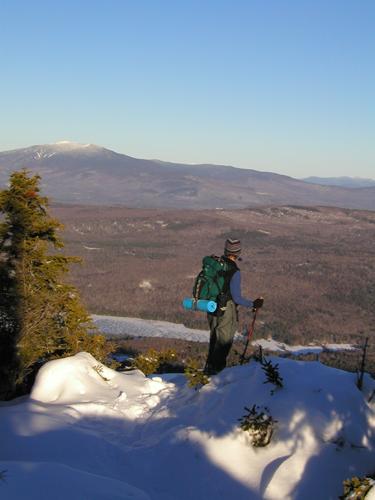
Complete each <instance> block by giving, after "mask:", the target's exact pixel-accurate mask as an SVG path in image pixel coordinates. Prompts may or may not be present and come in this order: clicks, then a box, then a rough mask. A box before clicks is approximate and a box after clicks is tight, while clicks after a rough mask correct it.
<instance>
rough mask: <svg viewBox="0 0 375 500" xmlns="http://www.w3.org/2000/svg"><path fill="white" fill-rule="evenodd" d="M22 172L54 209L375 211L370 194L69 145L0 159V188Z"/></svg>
mask: <svg viewBox="0 0 375 500" xmlns="http://www.w3.org/2000/svg"><path fill="white" fill-rule="evenodd" d="M21 168H28V169H30V170H31V171H32V172H38V173H39V174H40V175H41V176H42V182H43V184H42V187H43V190H44V192H45V193H46V195H47V196H49V197H51V198H52V200H53V201H56V202H65V203H82V204H98V205H126V206H129V207H138V208H144V207H148V208H157V207H158V208H160V207H166V208H193V209H205V208H244V207H250V206H253V207H254V206H265V205H285V204H292V205H310V206H311V205H333V206H341V207H347V208H359V209H369V210H375V187H370V188H362V189H361V190H356V191H353V190H351V189H348V188H340V187H335V186H320V185H315V184H310V183H307V182H304V181H302V180H297V179H293V178H292V177H288V176H285V175H279V174H274V173H270V172H258V171H256V170H250V169H249V170H247V169H240V168H235V167H231V166H224V165H207V164H202V165H187V164H178V163H170V162H163V161H158V160H142V159H138V158H132V157H130V156H126V155H124V154H119V153H116V152H114V151H111V150H109V149H106V148H103V147H100V146H95V145H93V144H77V143H72V142H69V141H62V142H58V143H56V144H47V145H39V146H31V147H28V148H24V149H17V150H13V151H5V152H2V153H0V185H2V186H4V185H5V184H6V182H7V180H8V177H9V174H10V173H11V172H12V171H14V170H15V169H21Z"/></svg>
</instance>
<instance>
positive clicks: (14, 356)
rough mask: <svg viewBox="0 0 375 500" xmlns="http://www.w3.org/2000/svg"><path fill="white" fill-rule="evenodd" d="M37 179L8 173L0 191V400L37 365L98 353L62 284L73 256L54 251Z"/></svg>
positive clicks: (72, 294) (97, 341)
mask: <svg viewBox="0 0 375 500" xmlns="http://www.w3.org/2000/svg"><path fill="white" fill-rule="evenodd" d="M39 182H40V177H39V176H38V175H35V176H31V175H30V174H29V173H28V172H27V171H25V170H23V171H20V172H15V173H13V174H12V175H11V177H10V185H9V188H8V189H5V190H3V191H1V192H0V217H1V218H2V219H1V222H0V399H4V398H9V397H11V396H12V395H14V393H15V389H16V387H17V386H22V384H24V383H25V380H26V377H27V376H28V375H29V374H30V373H31V372H33V371H34V370H35V368H36V367H37V366H38V365H40V364H41V363H43V362H46V361H49V360H51V359H55V358H57V357H61V356H66V355H71V354H75V353H77V352H79V351H83V350H86V351H89V352H91V354H93V355H94V356H96V357H97V358H98V359H103V357H104V356H105V354H106V353H105V339H104V337H102V336H100V335H93V334H92V333H93V332H94V330H95V327H94V326H93V324H92V323H91V321H90V317H89V316H88V313H87V311H86V310H85V308H84V306H83V305H82V303H81V301H80V298H79V294H78V292H77V290H76V289H75V288H74V287H73V286H71V285H69V284H67V283H65V282H64V281H63V276H64V275H65V274H66V273H67V272H68V271H69V266H70V264H72V263H74V262H78V261H79V259H77V258H76V257H67V256H65V255H62V254H61V252H60V251H59V250H60V249H61V248H62V247H63V246H64V245H63V243H62V241H61V239H60V238H59V237H58V234H57V233H58V230H60V229H61V228H62V225H61V224H60V223H59V222H58V221H57V220H56V219H54V218H52V217H51V216H50V215H49V214H48V212H47V207H48V199H47V198H45V197H42V196H41V195H40V194H39V192H40V189H39ZM51 248H52V249H53V252H52V253H48V252H49V250H50V249H51Z"/></svg>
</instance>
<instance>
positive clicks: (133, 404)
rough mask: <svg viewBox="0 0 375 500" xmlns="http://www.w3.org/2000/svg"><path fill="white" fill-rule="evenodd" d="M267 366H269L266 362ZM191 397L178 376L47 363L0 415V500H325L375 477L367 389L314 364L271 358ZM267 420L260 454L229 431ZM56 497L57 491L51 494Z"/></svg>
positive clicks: (78, 359) (78, 361) (374, 422)
mask: <svg viewBox="0 0 375 500" xmlns="http://www.w3.org/2000/svg"><path fill="white" fill-rule="evenodd" d="M271 360H272V358H271ZM276 360H277V363H279V370H280V374H281V376H282V377H283V380H284V388H282V389H278V390H277V391H275V393H274V394H273V395H272V391H271V390H270V389H271V387H270V385H269V384H265V383H264V382H265V374H264V372H263V370H262V367H261V365H260V364H259V363H256V362H252V363H250V364H248V365H243V366H236V367H233V368H227V369H225V370H224V371H223V372H221V373H220V374H219V375H217V376H215V377H212V380H211V382H210V383H209V384H208V385H206V386H204V387H203V388H201V389H200V390H199V391H194V390H193V389H190V388H188V387H187V386H186V383H185V378H184V376H183V375H168V376H165V377H164V376H157V377H156V376H154V377H151V378H146V377H144V375H143V374H142V373H141V372H139V371H132V372H125V373H118V372H115V371H113V370H110V369H109V368H106V367H104V366H102V365H100V363H98V362H97V361H96V360H95V359H94V358H93V357H92V356H91V355H89V354H87V353H80V354H77V355H76V356H74V357H71V358H65V359H61V360H56V361H52V362H50V363H47V364H46V365H45V366H44V367H43V368H42V369H41V370H40V371H39V374H38V377H37V379H36V382H35V385H34V388H33V391H32V393H31V397H30V398H21V399H20V400H18V401H17V400H15V401H12V402H10V403H2V404H1V405H0V442H1V449H0V471H3V470H6V471H7V475H6V481H0V495H1V497H2V498H6V499H7V500H19V499H21V498H27V499H31V500H34V499H35V500H36V499H40V498H43V499H44V498H46V499H47V498H48V499H49V498H54V499H56V500H63V499H64V500H65V499H67V498H69V499H70V500H82V499H83V498H85V499H86V498H87V499H90V500H105V499H111V500H112V499H132V500H146V499H147V500H177V499H178V500H193V499H194V500H206V499H215V500H216V499H221V498H235V499H236V500H251V499H255V500H261V499H262V500H263V499H265V500H268V499H270V500H280V499H283V500H284V499H296V500H297V499H301V500H302V499H303V500H316V499H331V498H332V499H333V498H337V497H338V496H339V495H340V494H341V493H342V481H343V480H344V479H346V478H348V477H352V476H354V475H359V476H362V475H365V474H369V473H371V472H373V471H374V470H375V453H374V447H375V407H374V404H373V403H372V404H370V403H368V402H367V399H368V396H369V394H370V393H371V392H372V391H373V390H374V388H375V381H374V380H373V379H371V378H370V377H369V376H366V377H365V380H364V382H365V387H364V392H363V393H362V392H360V391H359V390H358V389H357V388H356V386H355V375H353V374H351V373H348V372H344V371H341V370H336V369H333V368H329V367H327V366H324V365H322V364H320V363H318V362H298V361H292V360H288V359H284V358H275V360H274V361H276ZM253 404H258V405H265V406H267V407H268V408H269V409H270V412H271V414H272V416H273V417H274V418H275V419H276V420H277V426H276V428H275V432H274V437H273V439H272V441H271V443H270V444H269V445H268V446H266V447H265V448H253V447H252V446H251V444H250V443H249V439H248V436H247V435H246V433H244V432H243V431H241V430H240V429H239V426H238V419H239V418H240V417H241V416H242V415H243V414H244V406H247V407H251V406H252V405H253ZM57 484H58V485H59V487H58V488H56V485H57Z"/></svg>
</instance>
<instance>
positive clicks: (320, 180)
mask: <svg viewBox="0 0 375 500" xmlns="http://www.w3.org/2000/svg"><path fill="white" fill-rule="evenodd" d="M302 180H303V181H305V182H311V183H312V184H321V185H323V186H340V187H346V188H353V189H356V188H363V187H375V179H363V178H361V177H306V178H305V179H302Z"/></svg>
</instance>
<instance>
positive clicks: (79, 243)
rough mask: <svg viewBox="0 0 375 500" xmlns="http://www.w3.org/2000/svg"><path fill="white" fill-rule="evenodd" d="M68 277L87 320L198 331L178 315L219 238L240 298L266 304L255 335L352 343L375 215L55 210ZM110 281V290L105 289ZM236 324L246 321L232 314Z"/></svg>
mask: <svg viewBox="0 0 375 500" xmlns="http://www.w3.org/2000/svg"><path fill="white" fill-rule="evenodd" d="M53 213H54V215H56V216H57V217H58V218H59V219H60V220H62V221H63V222H64V224H65V232H64V234H63V237H64V240H65V241H66V242H67V248H66V251H67V253H69V254H73V255H79V256H81V257H82V258H83V259H84V265H82V266H74V269H73V274H72V278H73V281H74V283H75V284H76V285H77V286H78V287H79V289H80V291H81V292H82V295H83V298H84V300H85V302H86V304H87V305H88V307H89V310H90V311H91V312H92V313H95V314H109V315H116V316H130V317H139V318H150V319H159V320H166V321H172V322H176V323H184V324H185V325H186V326H190V327H194V328H201V329H206V328H207V323H206V318H205V315H204V314H199V313H197V314H192V313H190V312H184V311H183V310H182V308H181V301H182V298H183V297H184V296H189V295H190V294H191V290H192V286H193V283H194V278H195V276H196V274H197V273H198V271H199V270H200V268H201V259H202V257H203V256H204V255H207V254H211V253H216V254H218V253H220V252H222V249H223V245H224V241H225V239H226V237H228V236H230V235H232V236H233V235H235V236H236V237H239V238H240V239H241V241H242V245H243V255H242V257H243V261H242V262H241V263H240V267H241V271H242V274H243V279H242V281H243V293H244V295H245V296H250V297H252V298H254V297H255V296H257V295H260V294H262V295H264V296H265V307H264V309H263V310H262V312H261V314H260V317H259V327H258V332H259V334H260V336H262V337H267V336H268V335H272V336H273V337H275V338H277V340H280V341H282V342H287V343H293V344H305V343H306V342H307V341H308V342H311V341H315V340H317V341H328V342H347V343H353V342H354V343H355V342H356V341H358V336H359V337H360V336H363V335H369V334H370V333H371V332H373V325H374V323H375V267H374V262H375V248H374V241H375V213H373V212H363V211H351V210H341V209H332V208H314V209H311V208H302V207H300V208H297V207H279V208H272V209H248V210H237V211H228V210H213V211H201V212H197V211H187V210H184V211H173V210H137V209H126V208H108V207H101V208H100V207H96V208H94V207H78V206H70V207H67V206H64V207H62V206H61V207H55V208H54V209H53ZM109 283H110V286H109ZM240 319H241V322H243V321H245V320H246V315H245V311H244V310H242V311H241V315H240Z"/></svg>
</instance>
